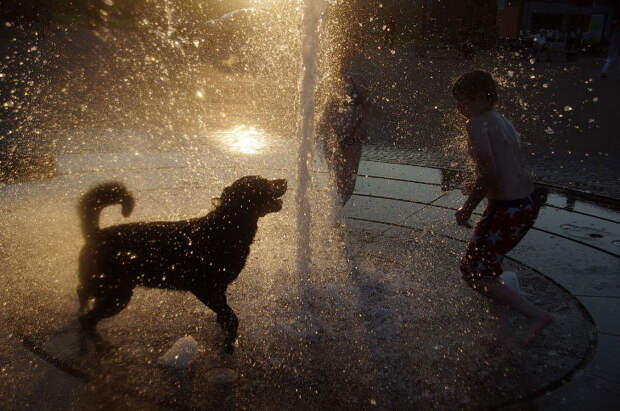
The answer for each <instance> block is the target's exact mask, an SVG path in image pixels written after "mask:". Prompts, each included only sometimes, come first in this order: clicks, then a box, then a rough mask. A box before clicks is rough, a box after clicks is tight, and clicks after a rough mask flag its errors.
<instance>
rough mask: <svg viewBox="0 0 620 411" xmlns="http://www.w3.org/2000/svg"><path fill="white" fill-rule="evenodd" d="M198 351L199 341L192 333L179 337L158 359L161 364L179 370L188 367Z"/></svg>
mask: <svg viewBox="0 0 620 411" xmlns="http://www.w3.org/2000/svg"><path fill="white" fill-rule="evenodd" d="M197 353H198V343H197V342H196V340H195V339H194V337H192V336H191V335H186V336H185V337H181V338H179V339H178V340H177V341H176V342H175V343H174V344H173V345H172V347H170V349H169V350H168V351H166V352H165V353H164V355H162V356H161V357H159V358H158V359H157V363H158V364H159V365H161V366H164V367H168V368H174V369H177V370H180V369H184V368H188V367H189V366H190V365H191V364H192V362H193V361H194V359H195V358H196V354H197Z"/></svg>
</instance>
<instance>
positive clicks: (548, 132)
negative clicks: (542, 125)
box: [545, 127, 555, 135]
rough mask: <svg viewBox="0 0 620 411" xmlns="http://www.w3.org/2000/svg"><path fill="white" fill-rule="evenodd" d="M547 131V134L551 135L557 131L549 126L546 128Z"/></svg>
mask: <svg viewBox="0 0 620 411" xmlns="http://www.w3.org/2000/svg"><path fill="white" fill-rule="evenodd" d="M545 133H547V134H549V135H551V134H555V131H553V129H552V128H551V127H547V128H546V129H545Z"/></svg>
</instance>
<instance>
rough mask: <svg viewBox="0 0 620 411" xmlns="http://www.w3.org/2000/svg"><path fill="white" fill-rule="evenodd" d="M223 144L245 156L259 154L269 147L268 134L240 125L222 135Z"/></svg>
mask: <svg viewBox="0 0 620 411" xmlns="http://www.w3.org/2000/svg"><path fill="white" fill-rule="evenodd" d="M221 136H222V137H221V138H222V142H223V143H224V144H226V145H227V146H228V147H229V148H230V149H231V150H234V151H237V152H240V153H243V154H258V153H260V152H262V151H263V149H264V148H265V147H266V146H267V134H266V133H265V132H264V131H262V130H257V129H256V128H254V127H252V126H245V125H239V126H235V127H233V128H231V129H229V130H226V131H224V132H222V133H221Z"/></svg>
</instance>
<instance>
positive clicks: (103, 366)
mask: <svg viewBox="0 0 620 411" xmlns="http://www.w3.org/2000/svg"><path fill="white" fill-rule="evenodd" d="M190 3H191V6H188V5H187V4H190ZM251 3H252V4H251V5H252V6H254V8H252V9H250V8H248V9H243V11H241V12H239V13H237V14H232V15H231V14H227V15H225V17H224V18H223V19H218V18H217V17H218V15H211V14H210V13H211V12H212V11H210V10H206V9H202V8H196V9H192V10H190V11H191V12H192V13H194V18H190V17H188V16H190V15H191V14H192V13H189V12H188V8H190V7H198V6H197V5H196V4H194V3H193V2H187V3H186V4H185V3H183V2H175V1H173V0H165V1H163V2H156V1H154V0H146V1H145V2H144V4H145V5H146V7H145V8H144V9H141V10H133V11H132V13H133V14H132V13H129V14H128V15H127V16H124V15H123V13H121V11H122V10H121V9H120V7H117V6H116V5H115V2H113V1H105V2H103V5H102V6H101V9H99V10H98V11H97V16H98V19H99V20H100V22H99V24H98V26H97V27H96V28H94V29H92V30H86V29H85V28H84V27H83V26H82V25H80V24H79V22H78V24H73V25H66V24H64V23H62V22H53V23H52V24H50V26H49V27H46V30H45V31H44V32H43V33H42V34H37V35H36V36H34V40H32V38H30V39H28V38H25V39H23V41H24V42H26V43H27V42H32V44H33V46H32V48H26V49H27V50H28V51H27V53H34V54H36V57H34V58H33V60H32V61H33V64H35V63H36V64H35V66H36V67H37V70H38V71H37V70H34V69H33V70H32V71H31V72H28V73H24V72H20V71H19V70H17V69H15V71H14V72H12V73H11V74H10V75H11V76H12V79H15V80H18V81H20V82H23V83H26V84H30V82H32V83H33V84H34V85H33V86H32V87H33V89H32V90H30V89H26V93H30V94H32V95H34V96H36V98H33V99H32V100H29V99H27V98H26V95H24V96H20V99H17V98H16V99H15V100H16V103H14V104H17V105H19V106H20V110H19V111H15V118H16V123H17V124H16V126H15V127H13V128H12V131H14V134H15V135H16V137H12V138H11V139H10V140H7V141H8V144H9V145H11V147H13V151H15V152H21V151H22V150H23V147H24V146H28V147H31V148H32V150H31V151H35V152H45V153H51V154H53V157H52V158H53V160H54V162H53V168H55V174H54V175H53V177H52V178H46V179H43V180H40V181H28V182H24V183H19V184H9V185H4V186H2V192H3V202H2V206H1V207H2V208H1V211H0V212H1V213H2V221H3V223H2V230H1V232H0V255H1V256H2V261H3V266H4V270H3V273H2V288H1V291H0V295H1V296H2V301H3V311H2V316H1V317H0V318H1V320H2V323H3V324H6V325H7V327H8V329H9V330H10V335H11V337H10V338H12V339H13V340H20V341H23V343H24V344H25V345H26V346H27V347H29V348H30V349H31V350H32V351H34V352H36V353H38V354H39V355H40V356H42V357H43V358H45V359H46V360H48V361H49V362H51V363H53V364H54V365H55V366H57V367H58V368H60V369H61V370H63V371H65V372H67V373H69V374H70V375H72V376H74V377H75V378H76V379H77V380H78V381H79V384H83V385H84V386H85V387H86V389H85V390H84V392H83V393H81V394H80V395H78V396H77V397H75V398H76V399H75V401H76V403H75V404H74V406H77V407H78V408H79V407H89V406H91V405H92V404H95V403H96V402H99V403H102V404H107V405H110V407H120V408H126V407H129V406H132V405H134V406H141V404H158V405H160V406H162V407H164V408H166V407H167V408H219V409H221V408H234V409H236V408H268V409H269V408H278V409H279V408H286V407H293V406H299V407H302V408H304V409H310V408H313V409H317V408H319V409H320V408H328V407H331V406H333V405H334V404H340V405H342V407H343V408H356V409H363V408H369V407H373V406H379V407H380V408H383V409H394V408H403V407H408V406H410V405H411V404H414V405H415V406H417V407H420V408H426V407H431V406H440V407H444V406H455V405H454V404H457V405H456V406H462V407H465V408H467V407H470V406H473V407H476V406H493V405H497V404H500V403H502V402H504V401H510V400H513V399H514V398H516V397H518V396H516V395H514V393H513V392H512V391H511V390H514V389H515V386H519V384H521V383H523V381H524V380H526V379H527V377H529V376H523V375H516V374H511V375H507V374H510V373H516V367H515V364H514V361H516V360H518V359H519V358H518V355H516V354H515V355H512V354H511V353H510V352H508V353H506V352H496V351H494V350H493V345H494V344H495V339H496V336H495V334H494V333H493V329H494V328H493V327H494V326H492V325H489V324H494V322H493V321H489V317H492V314H489V313H487V312H485V310H484V303H483V302H482V300H481V299H477V298H476V297H475V296H472V295H471V294H468V293H467V291H466V290H464V289H463V288H462V286H461V284H460V283H459V282H458V281H456V280H454V273H453V267H456V258H457V252H458V250H459V247H460V245H459V244H458V243H457V244H455V243H454V242H453V240H454V239H453V238H450V236H440V235H437V233H438V232H440V231H441V230H442V229H443V228H445V227H446V226H447V224H448V223H447V221H448V217H447V215H446V214H443V215H441V216H436V219H435V221H434V222H433V223H432V225H431V227H430V229H428V230H423V231H422V232H415V231H414V232H412V231H411V230H410V229H405V228H403V227H396V228H397V229H396V230H393V231H391V232H390V233H389V234H388V233H385V232H382V231H380V230H379V231H377V230H374V229H373V227H372V224H366V225H365V224H363V223H362V222H360V221H355V220H353V221H350V222H349V227H348V228H344V229H342V228H339V226H338V227H335V226H334V224H333V220H332V218H333V215H336V214H337V213H336V212H335V211H333V210H331V208H332V207H333V205H334V204H335V201H334V195H335V193H334V189H333V187H331V186H330V184H329V178H328V176H327V173H326V168H325V165H324V162H323V161H322V159H321V158H320V157H321V156H320V155H319V154H318V153H315V150H314V149H313V141H314V134H313V128H314V121H315V114H316V113H317V111H319V110H320V106H318V110H317V105H315V99H314V92H315V89H316V86H317V82H320V81H325V79H326V78H328V76H327V75H326V74H327V73H325V72H321V70H322V69H324V68H325V67H329V64H325V63H324V62H323V64H322V65H320V64H318V62H319V61H318V59H319V54H320V45H321V44H320V42H319V40H320V39H322V41H323V45H324V46H325V45H326V44H327V43H329V41H330V39H331V37H330V36H331V35H332V34H331V33H332V32H330V31H329V29H330V25H329V24H326V23H325V20H326V19H329V18H334V19H336V21H338V22H340V24H342V22H343V21H345V18H343V15H346V13H345V12H343V11H341V12H340V13H344V14H337V13H336V12H335V13H334V16H335V17H332V16H331V15H330V14H329V13H330V10H329V9H328V5H329V4H328V3H326V2H323V1H312V0H306V1H303V2H300V1H294V0H293V1H285V0H282V1H276V0H274V1H271V2H268V1H266V0H263V1H258V0H257V1H254V2H251ZM343 4H345V5H346V2H342V1H334V2H332V4H331V6H332V7H334V8H337V7H342V5H343ZM201 7H202V6H201ZM205 7H206V6H205ZM257 9H260V11H259V12H257V11H256V10H257ZM346 10H348V9H346V7H345V11H346ZM136 16H137V17H138V18H136ZM195 16H198V17H195ZM240 16H244V18H249V19H250V20H249V21H251V22H253V23H254V24H255V25H256V26H257V27H259V28H261V27H262V28H267V29H268V30H269V31H268V32H266V33H262V36H263V37H264V40H265V42H264V43H262V44H261V43H260V42H257V38H256V37H257V36H260V34H254V35H253V37H252V38H249V39H242V40H241V41H242V43H243V44H242V46H239V43H234V45H233V43H230V44H229V43H227V41H228V40H229V39H230V38H235V39H236V40H239V37H237V34H234V35H233V34H231V33H233V32H235V33H236V32H237V31H241V32H243V29H244V28H246V27H241V28H240V27H236V26H235V22H236V21H237V20H235V19H237V18H239V17H240ZM130 17H131V19H130ZM256 18H259V19H262V20H252V19H256ZM264 19H271V20H270V21H269V23H268V24H265V20H264ZM371 21H372V19H371ZM130 22H133V24H132V25H130ZM203 22H207V23H204V24H202V23H203ZM246 24H247V23H246ZM334 24H336V23H334ZM336 25H337V24H336ZM222 30H223V31H225V32H226V33H227V34H226V36H222V37H218V33H219V32H220V31H222ZM24 33H29V32H28V31H27V30H25V31H24ZM24 37H27V36H26V34H24ZM274 41H276V43H275V44H274V43H273V42H274ZM325 48H327V46H326V47H325ZM369 55H371V53H369ZM257 56H258V57H257ZM374 56H375V58H378V57H377V56H376V55H374ZM369 61H370V60H369ZM13 63H14V64H15V65H19V59H18V58H16V60H15V61H13ZM366 64H368V63H367V62H366ZM9 71H10V70H9ZM54 71H58V73H56V76H52V75H51V74H52V73H53V72H54ZM300 72H301V74H300ZM30 94H29V95H30ZM59 107H62V108H63V109H62V110H61V111H60V112H58V111H59V110H58V108H59ZM33 120H34V121H33ZM26 151H28V150H26ZM26 154H27V153H26ZM370 172H371V171H368V170H367V173H369V174H370ZM425 172H426V173H430V174H431V176H430V177H429V178H431V179H434V178H436V177H437V176H436V175H434V174H433V173H434V172H433V171H430V172H429V171H428V170H427V171H425ZM248 174H261V175H263V176H265V177H269V178H287V179H288V180H289V187H290V188H289V193H288V194H287V195H286V197H285V198H284V203H285V207H284V209H283V210H282V211H281V212H280V213H277V214H274V215H272V216H269V217H267V218H265V219H264V221H263V222H261V223H260V226H259V232H258V235H257V238H256V242H255V243H254V245H253V246H252V251H251V254H250V258H249V260H248V263H247V266H246V268H245V269H244V271H243V272H242V274H241V276H240V277H239V279H238V280H237V281H236V282H235V283H233V285H232V286H231V287H230V289H229V293H228V295H229V302H230V305H231V306H232V307H234V309H235V311H237V312H238V315H239V319H240V338H239V342H238V347H237V350H236V352H235V354H234V356H233V357H229V356H226V355H223V353H222V351H221V350H220V349H219V346H218V344H219V342H220V340H221V339H222V335H221V332H220V330H219V328H218V326H217V324H216V323H215V316H214V314H213V313H212V312H211V311H209V310H208V309H207V308H206V307H204V306H203V305H202V304H201V303H200V302H198V301H197V300H196V299H195V298H194V297H193V296H191V295H188V294H181V293H175V292H163V291H155V290H148V291H147V290H138V291H136V293H135V295H134V298H133V299H132V302H131V304H130V305H129V307H128V308H127V309H126V310H124V311H123V312H122V313H120V314H119V315H117V316H116V317H114V318H113V319H110V320H107V321H104V322H102V324H101V326H100V332H101V333H102V335H105V337H106V339H107V340H109V342H110V343H111V344H112V345H113V347H114V348H113V349H112V350H111V351H110V352H107V353H105V354H101V353H100V352H98V351H97V350H96V349H94V347H93V346H92V345H90V344H86V345H84V343H83V341H82V340H81V338H80V337H79V333H78V331H77V328H76V326H77V325H76V321H75V319H76V312H77V298H76V295H75V286H76V283H77V282H76V270H77V255H78V251H79V248H80V245H81V241H82V240H81V234H80V230H79V222H78V219H77V213H76V211H75V206H76V202H77V200H78V198H79V196H80V195H81V194H83V193H84V192H85V191H86V190H87V189H88V188H89V187H90V186H92V185H93V184H95V183H97V182H101V181H105V180H111V179H114V180H121V181H123V182H124V183H125V184H126V185H127V186H128V188H129V189H130V190H131V191H133V192H134V194H135V195H136V197H137V204H136V208H135V211H134V214H132V216H131V218H130V219H129V220H125V219H123V218H122V217H121V215H120V212H119V210H118V209H117V208H110V209H109V210H107V209H106V210H105V211H104V213H103V216H102V225H104V226H105V225H111V224H115V223H121V222H125V221H155V220H175V219H182V218H188V217H193V216H198V215H201V214H204V213H206V212H208V211H209V208H210V204H211V201H210V200H211V198H212V197H216V196H218V195H219V193H220V191H221V189H222V188H223V187H224V186H226V185H228V184H230V182H232V181H233V180H234V179H236V178H238V177H240V176H243V175H248ZM373 184H375V183H373V182H372V181H371V179H368V178H360V180H359V181H358V190H359V192H360V193H362V194H363V193H364V192H367V193H370V194H376V192H374V191H373V190H376V189H377V186H375V185H373ZM397 185H398V183H393V185H392V186H391V188H392V189H396V190H398V189H399V188H398V187H397ZM384 187H385V186H384ZM388 188H389V187H388ZM435 189H437V190H439V188H437V187H434V188H429V190H430V191H432V190H435ZM430 191H429V192H430ZM364 201H365V197H363V196H360V197H356V198H354V199H353V200H352V201H351V204H350V205H349V209H348V211H349V212H350V213H351V215H352V216H355V209H356V208H364V207H365V203H364ZM396 213H397V214H398V211H396ZM347 233H348V234H350V237H347V236H346V234H347ZM515 266H517V267H518V264H515ZM518 268H522V267H518ZM541 284H542V286H544V287H551V286H552V285H549V284H548V283H546V282H545V281H543V280H541V279H539V278H537V277H536V276H535V275H534V274H531V275H530V276H529V277H528V281H525V283H524V284H522V286H523V287H524V289H525V290H526V291H527V290H530V291H532V290H536V289H537V287H539V286H541ZM570 309H571V310H575V308H574V307H573V306H571V307H570ZM512 321H513V323H516V320H514V319H513V320H512ZM584 322H585V320H584ZM578 325H582V324H578ZM184 336H192V340H193V339H195V341H197V342H198V345H197V348H196V350H194V349H193V348H192V350H191V352H192V354H191V355H195V356H196V358H195V360H194V361H193V362H191V366H188V368H186V369H183V370H181V371H179V370H171V369H168V368H165V367H161V366H160V365H158V359H160V358H162V354H165V353H166V352H167V350H168V349H169V348H170V347H171V346H173V344H174V343H175V341H178V340H179V339H180V338H182V337H184ZM579 341H580V343H581V340H579ZM481 342H484V344H481ZM192 344H193V343H192ZM191 347H194V346H193V345H191ZM580 349H582V351H583V350H585V348H583V347H582V346H580V345H578V346H577V348H575V350H576V351H579V350H580ZM579 352H580V351H579ZM164 356H165V355H164ZM482 358H486V359H488V361H489V364H487V365H481V364H480V361H481V359H482ZM560 368H561V367H560ZM554 371H557V372H558V373H560V374H561V372H562V371H563V369H559V370H554ZM489 379H496V380H501V381H503V382H502V383H499V384H498V385H497V386H496V387H493V389H490V390H482V389H480V382H481V381H484V380H489ZM119 382H120V383H119ZM528 389H529V388H524V391H526V392H527V391H528Z"/></svg>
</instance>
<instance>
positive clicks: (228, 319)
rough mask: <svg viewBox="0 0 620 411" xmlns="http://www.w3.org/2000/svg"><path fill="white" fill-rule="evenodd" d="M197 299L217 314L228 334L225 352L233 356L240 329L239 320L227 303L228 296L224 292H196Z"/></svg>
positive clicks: (219, 322) (218, 320) (225, 341)
mask: <svg viewBox="0 0 620 411" xmlns="http://www.w3.org/2000/svg"><path fill="white" fill-rule="evenodd" d="M194 294H195V295H196V297H198V299H199V300H200V301H202V302H203V303H204V304H205V305H206V306H207V307H209V308H210V309H212V310H213V311H214V312H215V313H216V314H217V322H218V324H219V325H220V326H221V327H222V330H223V331H224V333H225V334H226V339H225V340H224V350H225V351H226V352H227V353H229V354H232V352H233V351H234V349H235V340H236V339H237V329H238V328H239V320H238V319H237V316H236V315H235V313H234V312H233V310H232V308H230V307H229V306H228V303H227V302H226V294H225V293H224V292H217V293H216V292H211V293H202V292H194Z"/></svg>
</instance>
